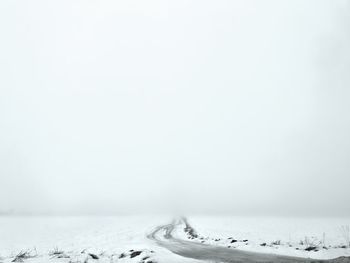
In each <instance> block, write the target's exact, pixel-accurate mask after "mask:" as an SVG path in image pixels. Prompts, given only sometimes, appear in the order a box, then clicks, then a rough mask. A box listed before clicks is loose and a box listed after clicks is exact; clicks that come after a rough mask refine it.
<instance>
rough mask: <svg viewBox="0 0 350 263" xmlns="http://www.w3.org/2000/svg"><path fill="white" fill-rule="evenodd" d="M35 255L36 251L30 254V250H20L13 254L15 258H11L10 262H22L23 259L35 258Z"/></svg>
mask: <svg viewBox="0 0 350 263" xmlns="http://www.w3.org/2000/svg"><path fill="white" fill-rule="evenodd" d="M36 256H37V253H36V254H32V253H31V251H29V250H26V251H21V252H19V253H18V254H17V255H16V256H15V258H14V259H13V260H12V262H23V261H24V260H25V259H28V258H35V257H36Z"/></svg>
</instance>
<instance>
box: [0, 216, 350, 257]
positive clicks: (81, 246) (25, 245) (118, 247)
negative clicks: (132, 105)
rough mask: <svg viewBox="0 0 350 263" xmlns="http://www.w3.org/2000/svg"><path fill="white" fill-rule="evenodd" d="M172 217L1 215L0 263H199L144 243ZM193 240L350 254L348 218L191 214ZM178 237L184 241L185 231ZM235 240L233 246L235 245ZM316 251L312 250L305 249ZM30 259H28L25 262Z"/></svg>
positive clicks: (290, 251)
mask: <svg viewBox="0 0 350 263" xmlns="http://www.w3.org/2000/svg"><path fill="white" fill-rule="evenodd" d="M170 221H171V218H170V217H165V216H164V217H161V216H156V217H147V216H118V217H117V216H116V217H14V216H11V217H10V216H4V217H0V262H4V263H7V262H11V261H13V260H15V259H16V256H17V255H18V254H19V253H20V252H24V253H26V252H27V254H26V255H25V256H24V257H21V258H17V262H21V261H25V262H48V260H50V262H93V261H95V260H98V261H99V262H144V263H147V262H148V263H151V262H152V263H154V262H198V261H196V260H192V259H186V258H183V257H180V256H178V255H175V254H172V253H171V252H169V251H168V250H166V249H165V248H161V247H159V246H157V245H156V244H155V243H154V242H152V240H149V239H147V237H146V235H147V234H149V233H150V232H151V231H152V230H153V229H154V228H155V227H156V226H158V225H160V224H166V223H168V222H170ZM188 221H189V223H190V224H191V225H192V227H193V228H194V229H195V230H196V232H197V233H198V237H197V238H194V239H191V240H192V241H193V242H200V243H205V244H213V245H217V246H225V247H231V248H232V249H235V248H239V249H244V250H250V251H259V252H266V253H276V254H285V255H293V256H301V257H311V258H334V257H339V256H350V249H349V248H348V247H347V244H346V242H347V240H346V236H345V235H344V231H343V230H342V226H346V225H349V224H350V219H349V218H339V219H335V218H266V217H255V218H249V217H209V216H207V217H204V216H192V217H189V218H188ZM177 235H178V236H180V237H182V238H186V239H188V237H187V236H186V235H185V234H184V232H183V229H182V228H181V229H178V230H177ZM233 241H234V242H233ZM308 247H315V248H314V249H312V250H311V251H307V250H305V249H306V248H308ZM27 257H28V258H27Z"/></svg>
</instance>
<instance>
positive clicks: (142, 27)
mask: <svg viewBox="0 0 350 263" xmlns="http://www.w3.org/2000/svg"><path fill="white" fill-rule="evenodd" d="M349 11H350V3H349V1H342V0H339V1H264V2H261V1H219V2H216V1H215V3H214V1H199V0H194V1H156V0H154V1H147V2H145V1H139V0H131V1H109V0H107V1H80V0H77V1H68V0H63V1H59V2H47V1H44V0H34V1H22V2H19V1H10V0H4V1H2V2H1V3H0V31H1V33H2V34H1V39H2V41H1V42H0V59H1V63H0V70H1V73H2V74H1V78H0V161H1V165H0V215H1V214H2V213H4V214H6V213H15V214H63V215H69V214H74V215H79V214H91V215H113V214H135V213H141V214H142V213H179V214H197V213H198V214H209V215H211V214H233V215H253V216H254V215H277V216H278V215H287V216H349V215H350V210H349V203H350V187H349V186H350V162H349V156H350V138H349V134H350V114H349V113H350V103H349V101H350V100H349V99H350V89H349V87H350V74H349V72H350V52H349V46H350V34H349V30H350V16H349V14H350V12H349Z"/></svg>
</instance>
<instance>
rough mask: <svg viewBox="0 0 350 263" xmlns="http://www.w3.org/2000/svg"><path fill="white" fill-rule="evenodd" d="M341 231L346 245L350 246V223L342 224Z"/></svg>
mask: <svg viewBox="0 0 350 263" xmlns="http://www.w3.org/2000/svg"><path fill="white" fill-rule="evenodd" d="M340 231H341V234H342V236H343V238H344V241H345V245H346V246H347V247H350V226H349V225H346V226H341V228H340Z"/></svg>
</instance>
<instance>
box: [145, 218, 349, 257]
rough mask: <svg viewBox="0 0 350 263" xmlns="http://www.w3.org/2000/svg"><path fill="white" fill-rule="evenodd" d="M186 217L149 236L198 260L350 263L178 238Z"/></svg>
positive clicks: (159, 243)
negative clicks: (248, 249)
mask: <svg viewBox="0 0 350 263" xmlns="http://www.w3.org/2000/svg"><path fill="white" fill-rule="evenodd" d="M184 220H185V219H180V220H174V221H173V222H172V223H170V224H167V225H161V226H158V227H156V228H155V229H154V230H153V231H152V232H151V233H150V234H148V235H147V237H148V238H149V239H150V240H153V241H154V242H156V243H157V244H158V245H159V246H161V247H164V248H166V249H168V250H170V251H171V252H173V253H175V254H178V255H180V256H183V257H186V258H193V259H197V260H204V261H213V262H223V263H243V262H245V263H258V262H259V263H261V262H264V263H291V262H293V263H296V262H305V263H318V262H322V263H325V262H327V263H330V262H332V263H336V262H342V263H350V259H349V258H345V257H342V258H338V259H333V260H317V259H309V258H300V257H290V256H283V255H276V254H266V253H258V252H249V251H243V250H239V249H233V248H225V247H218V246H213V245H207V244H202V243H197V242H191V241H187V240H182V239H179V238H176V237H174V236H173V235H172V233H173V231H174V230H175V228H176V227H177V226H179V225H181V224H184V223H186V225H187V224H188V223H187V221H184Z"/></svg>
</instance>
